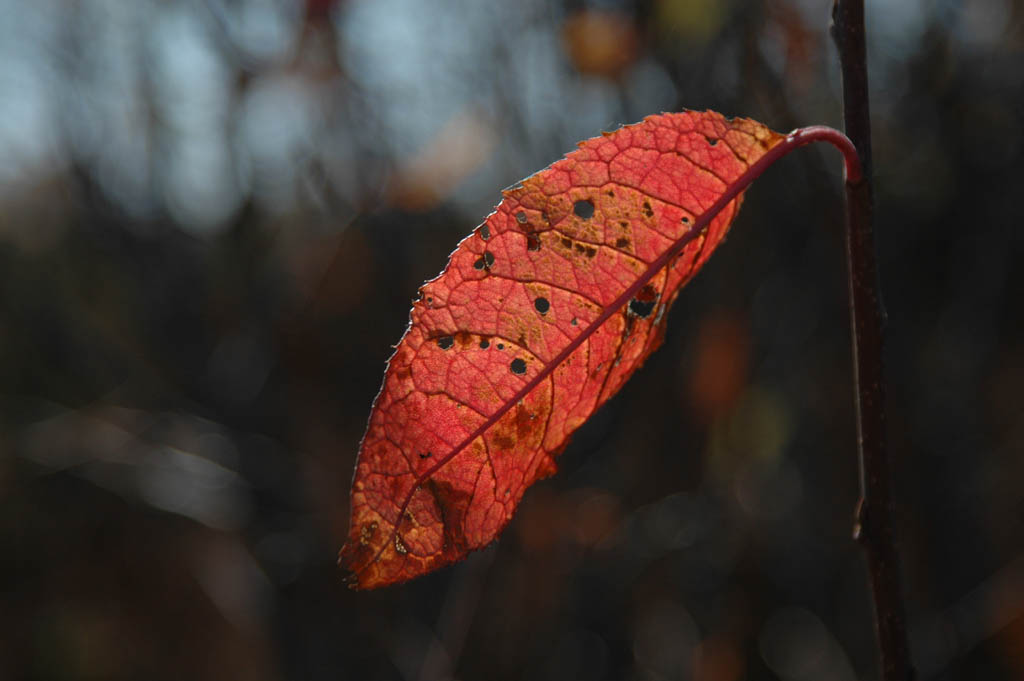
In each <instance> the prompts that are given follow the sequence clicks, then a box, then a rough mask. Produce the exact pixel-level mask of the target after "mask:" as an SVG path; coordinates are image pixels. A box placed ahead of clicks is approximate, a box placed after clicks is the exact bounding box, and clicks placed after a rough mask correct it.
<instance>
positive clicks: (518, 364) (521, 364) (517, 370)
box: [508, 357, 526, 376]
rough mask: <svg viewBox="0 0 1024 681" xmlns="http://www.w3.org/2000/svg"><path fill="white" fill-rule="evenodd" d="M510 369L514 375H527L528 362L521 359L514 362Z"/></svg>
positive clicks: (517, 358) (509, 366)
mask: <svg viewBox="0 0 1024 681" xmlns="http://www.w3.org/2000/svg"><path fill="white" fill-rule="evenodd" d="M508 368H509V369H511V370H512V373H513V374H519V375H520V376H521V375H523V374H525V373H526V362H525V361H524V360H522V359H520V358H519V357H516V358H515V359H514V360H512V363H511V364H509V365H508Z"/></svg>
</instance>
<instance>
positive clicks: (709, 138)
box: [704, 137, 718, 146]
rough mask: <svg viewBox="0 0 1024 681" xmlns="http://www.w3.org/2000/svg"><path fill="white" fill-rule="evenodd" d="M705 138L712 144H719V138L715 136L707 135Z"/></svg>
mask: <svg viewBox="0 0 1024 681" xmlns="http://www.w3.org/2000/svg"><path fill="white" fill-rule="evenodd" d="M704 139H706V140H707V141H708V144H710V145H711V146H715V145H716V144H718V140H716V139H715V138H714V137H705V138H704Z"/></svg>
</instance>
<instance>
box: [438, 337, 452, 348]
mask: <svg viewBox="0 0 1024 681" xmlns="http://www.w3.org/2000/svg"><path fill="white" fill-rule="evenodd" d="M453 345H455V339H454V338H452V337H451V336H441V337H440V338H438V339H437V347H439V348H441V349H442V350H447V349H448V348H450V347H451V346H453Z"/></svg>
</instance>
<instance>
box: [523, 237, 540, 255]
mask: <svg viewBox="0 0 1024 681" xmlns="http://www.w3.org/2000/svg"><path fill="white" fill-rule="evenodd" d="M526 250H528V251H539V250H540V237H539V236H537V235H536V234H527V235H526Z"/></svg>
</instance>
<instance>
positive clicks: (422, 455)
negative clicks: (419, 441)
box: [420, 452, 434, 459]
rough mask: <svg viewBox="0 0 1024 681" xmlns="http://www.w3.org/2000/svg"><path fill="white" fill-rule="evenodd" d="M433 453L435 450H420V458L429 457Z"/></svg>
mask: <svg viewBox="0 0 1024 681" xmlns="http://www.w3.org/2000/svg"><path fill="white" fill-rule="evenodd" d="M433 455H434V453H433V452H420V458H421V459H429V458H430V457H432V456H433Z"/></svg>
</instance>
